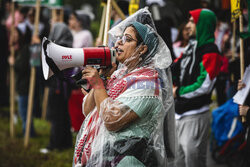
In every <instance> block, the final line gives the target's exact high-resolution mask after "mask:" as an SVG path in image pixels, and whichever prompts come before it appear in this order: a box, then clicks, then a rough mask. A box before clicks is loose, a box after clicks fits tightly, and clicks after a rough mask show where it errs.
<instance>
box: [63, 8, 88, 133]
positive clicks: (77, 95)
mask: <svg viewBox="0 0 250 167" xmlns="http://www.w3.org/2000/svg"><path fill="white" fill-rule="evenodd" d="M90 24H91V22H90V17H89V16H88V15H86V14H77V13H76V12H73V13H71V15H70V17H69V29H70V30H71V32H72V34H73V45H72V46H73V48H84V47H92V46H93V37H92V33H91V32H90V31H89V27H90ZM80 70H81V68H79V67H75V68H74V71H75V73H77V72H79V71H80ZM83 97H84V95H83V94H82V91H81V90H80V88H78V87H75V88H74V89H72V91H71V95H70V98H69V104H68V105H69V113H70V119H71V127H72V130H73V131H74V132H78V131H79V129H80V127H81V124H82V122H83V120H84V116H83V115H82V99H83Z"/></svg>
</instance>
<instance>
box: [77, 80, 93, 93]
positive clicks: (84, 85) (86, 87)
mask: <svg viewBox="0 0 250 167" xmlns="http://www.w3.org/2000/svg"><path fill="white" fill-rule="evenodd" d="M76 84H77V85H80V86H81V88H83V89H84V90H85V91H87V92H89V90H90V86H89V85H88V81H87V80H86V79H80V80H78V81H76Z"/></svg>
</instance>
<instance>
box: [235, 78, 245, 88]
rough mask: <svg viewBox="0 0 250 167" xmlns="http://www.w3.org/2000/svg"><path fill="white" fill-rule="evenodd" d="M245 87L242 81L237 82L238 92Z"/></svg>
mask: <svg viewBox="0 0 250 167" xmlns="http://www.w3.org/2000/svg"><path fill="white" fill-rule="evenodd" d="M245 86H246V84H245V83H243V82H242V80H239V81H238V88H237V89H238V90H241V89H242V88H244V87H245Z"/></svg>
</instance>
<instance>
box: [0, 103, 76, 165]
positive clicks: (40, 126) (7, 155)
mask: <svg viewBox="0 0 250 167" xmlns="http://www.w3.org/2000/svg"><path fill="white" fill-rule="evenodd" d="M34 125H35V130H36V133H37V136H36V137H35V138H30V140H29V145H28V147H27V148H24V138H23V135H22V127H21V121H20V120H18V122H17V124H16V125H15V137H14V138H13V139H11V137H10V132H9V111H8V109H7V108H4V109H3V108H0V166H1V167H34V166H35V167H50V166H53V167H69V166H72V157H73V150H74V149H73V147H72V148H70V149H67V150H55V151H51V152H49V153H48V154H41V153H40V152H39V150H40V148H44V147H46V146H47V145H48V143H49V136H50V124H49V123H48V122H47V121H45V120H40V119H34ZM73 136H74V139H73V141H75V134H73Z"/></svg>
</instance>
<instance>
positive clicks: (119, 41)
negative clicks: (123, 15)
mask: <svg viewBox="0 0 250 167" xmlns="http://www.w3.org/2000/svg"><path fill="white" fill-rule="evenodd" d="M122 44H123V43H122V39H118V40H117V41H116V43H115V46H117V45H122Z"/></svg>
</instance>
